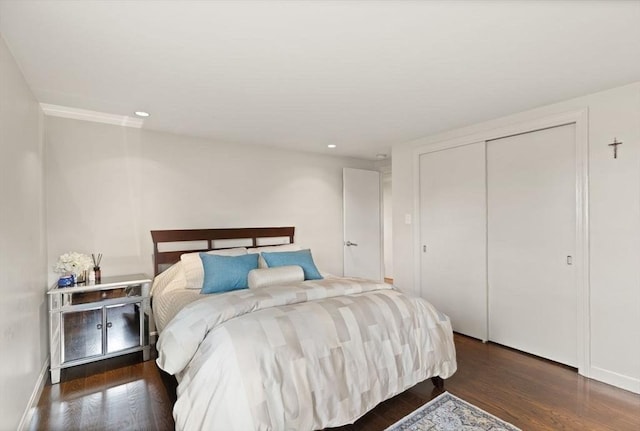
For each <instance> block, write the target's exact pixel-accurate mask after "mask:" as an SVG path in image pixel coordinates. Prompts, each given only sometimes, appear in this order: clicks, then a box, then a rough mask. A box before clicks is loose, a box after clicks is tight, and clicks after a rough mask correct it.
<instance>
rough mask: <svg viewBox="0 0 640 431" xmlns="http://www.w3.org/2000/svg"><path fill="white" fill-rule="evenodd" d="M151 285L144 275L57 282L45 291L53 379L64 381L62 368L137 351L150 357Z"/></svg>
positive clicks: (52, 381) (52, 380) (145, 358)
mask: <svg viewBox="0 0 640 431" xmlns="http://www.w3.org/2000/svg"><path fill="white" fill-rule="evenodd" d="M150 289H151V279H150V278H149V277H148V276H147V275H145V274H133V275H123V276H116V277H102V280H101V281H100V283H88V284H86V285H76V286H71V287H58V285H57V284H55V285H53V286H52V287H51V288H50V289H49V291H48V292H47V294H48V296H49V344H50V349H51V383H54V384H55V383H59V382H60V370H61V369H62V368H67V367H72V366H75V365H81V364H86V363H89V362H93V361H98V360H101V359H107V358H112V357H114V356H119V355H125V354H128V353H133V352H139V351H142V355H143V359H144V360H145V361H147V360H149V356H150V347H149V324H150V319H151V317H150V307H149V291H150Z"/></svg>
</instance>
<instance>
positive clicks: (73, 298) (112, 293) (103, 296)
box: [68, 285, 142, 305]
mask: <svg viewBox="0 0 640 431" xmlns="http://www.w3.org/2000/svg"><path fill="white" fill-rule="evenodd" d="M68 295H69V296H70V300H69V303H70V304H71V305H78V304H87V303H90V302H100V301H107V300H109V299H116V298H128V297H133V296H142V286H140V285H138V286H127V287H121V288H116V289H109V290H96V291H93V292H76V293H70V294H68Z"/></svg>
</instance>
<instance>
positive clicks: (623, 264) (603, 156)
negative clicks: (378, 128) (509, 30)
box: [392, 82, 640, 392]
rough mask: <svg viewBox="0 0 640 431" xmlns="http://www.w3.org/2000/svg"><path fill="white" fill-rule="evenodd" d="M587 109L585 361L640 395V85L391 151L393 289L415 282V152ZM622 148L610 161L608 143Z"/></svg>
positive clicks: (596, 375) (593, 372)
mask: <svg viewBox="0 0 640 431" xmlns="http://www.w3.org/2000/svg"><path fill="white" fill-rule="evenodd" d="M585 108H587V109H588V116H589V131H588V140H589V155H588V157H589V235H590V259H591V260H590V267H589V269H590V280H589V281H590V297H591V301H590V321H591V331H590V338H591V339H590V357H591V368H590V370H589V371H590V374H591V376H592V377H594V378H597V379H599V380H603V381H606V382H609V383H612V384H615V385H618V386H621V387H625V388H627V389H631V390H634V391H636V392H640V82H638V83H634V84H631V85H627V86H624V87H618V88H614V89H611V90H608V91H603V92H599V93H595V94H591V95H588V96H584V97H580V98H576V99H571V100H568V101H564V102H560V103H557V104H554V105H549V106H545V107H541V108H538V109H535V110H531V111H527V112H523V113H519V114H516V115H512V116H509V117H504V118H500V119H497V120H493V121H489V122H486V123H481V124H477V125H474V126H470V127H466V128H463V129H458V130H454V131H450V132H447V133H443V134H440V135H437V136H432V137H427V138H423V139H419V140H416V141H413V142H410V143H405V144H399V145H396V146H394V148H393V157H392V161H393V170H392V172H393V203H394V205H393V220H394V223H393V224H394V226H393V233H394V238H393V244H394V245H393V251H394V263H395V265H394V266H395V268H394V281H395V284H396V285H398V286H400V287H402V288H407V289H417V283H418V280H414V274H415V272H414V266H413V265H414V251H415V250H414V238H413V226H412V225H409V224H406V223H405V215H406V214H409V215H412V216H413V215H414V211H415V208H414V202H415V201H414V199H415V198H414V197H415V192H416V191H415V190H414V184H415V183H414V180H415V175H417V173H415V172H413V169H414V158H415V157H416V156H415V154H414V152H415V149H416V148H418V147H423V146H425V145H431V144H436V143H439V142H443V141H447V140H450V139H455V138H460V137H464V136H473V138H474V139H477V138H481V137H482V136H483V134H486V135H487V136H488V135H490V131H491V130H493V129H496V128H500V127H504V126H508V125H513V124H517V123H520V122H525V121H532V120H535V119H538V118H542V117H546V116H550V115H555V114H558V113H563V112H568V111H575V110H580V109H585ZM614 137H617V138H618V139H619V140H621V141H623V142H624V143H623V145H621V146H619V151H618V158H617V159H613V154H612V149H611V147H609V146H607V144H609V143H611V142H612V141H613V138H614Z"/></svg>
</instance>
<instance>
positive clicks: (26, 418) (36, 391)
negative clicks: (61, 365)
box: [18, 358, 49, 431]
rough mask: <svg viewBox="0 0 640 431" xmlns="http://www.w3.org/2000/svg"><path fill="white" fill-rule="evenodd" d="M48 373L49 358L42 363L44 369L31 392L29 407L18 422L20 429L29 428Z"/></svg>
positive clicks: (19, 430) (21, 430)
mask: <svg viewBox="0 0 640 431" xmlns="http://www.w3.org/2000/svg"><path fill="white" fill-rule="evenodd" d="M48 373H49V358H47V360H46V361H44V364H43V365H42V369H41V370H40V375H39V376H38V380H37V381H36V385H35V387H34V388H33V392H32V393H31V398H29V403H28V404H27V408H26V409H25V410H24V413H23V414H22V419H20V423H19V424H18V431H23V430H27V429H28V428H29V425H30V424H31V418H32V417H33V413H34V411H35V408H36V407H37V406H38V401H39V400H40V395H42V390H43V389H44V385H45V384H46V383H47V374H48Z"/></svg>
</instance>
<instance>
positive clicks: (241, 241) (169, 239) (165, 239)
mask: <svg viewBox="0 0 640 431" xmlns="http://www.w3.org/2000/svg"><path fill="white" fill-rule="evenodd" d="M295 229H296V228H295V227H293V226H288V227H249V228H227V229H181V230H152V231H151V238H153V270H154V275H158V274H159V273H160V272H162V271H161V270H160V266H161V265H172V264H174V263H176V262H178V261H179V260H180V255H182V254H183V253H196V252H201V251H209V250H223V249H225V248H234V247H259V246H261V245H273V244H274V243H272V242H271V243H270V242H265V243H262V242H261V241H260V240H265V239H268V238H288V240H289V244H291V243H293V235H294V232H295ZM225 240H226V243H225V244H222V245H221V244H216V241H218V242H221V241H225ZM230 240H236V241H237V244H238V245H235V244H233V245H230V242H229V241H230ZM236 241H234V242H236ZM181 242H182V243H184V242H191V243H193V242H202V243H203V245H204V247H197V248H190V249H182V248H179V249H178V250H171V251H159V247H158V245H159V244H163V243H173V245H177V246H178V247H179V245H180V243H181ZM277 244H283V243H281V242H280V243H277ZM191 247H193V246H191ZM173 248H175V247H173Z"/></svg>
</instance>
